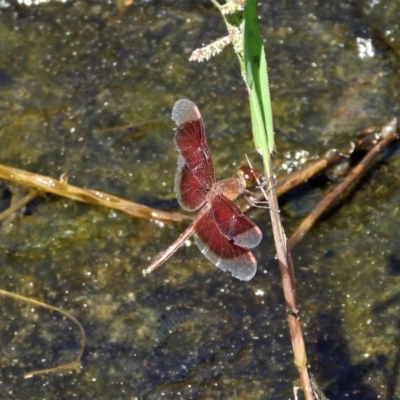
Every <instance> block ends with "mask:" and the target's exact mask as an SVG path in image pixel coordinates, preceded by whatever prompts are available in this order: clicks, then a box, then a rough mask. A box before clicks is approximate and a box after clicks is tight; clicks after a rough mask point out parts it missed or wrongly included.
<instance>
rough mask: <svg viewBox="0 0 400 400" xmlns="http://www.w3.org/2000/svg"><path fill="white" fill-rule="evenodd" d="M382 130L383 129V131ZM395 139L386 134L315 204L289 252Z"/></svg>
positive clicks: (292, 240)
mask: <svg viewBox="0 0 400 400" xmlns="http://www.w3.org/2000/svg"><path fill="white" fill-rule="evenodd" d="M384 129H385V127H384V128H383V130H384ZM397 138H398V136H397V133H386V134H385V135H384V137H383V139H382V140H381V141H380V142H379V143H377V144H376V145H375V146H374V147H373V148H372V149H371V150H370V151H369V152H368V153H367V154H366V155H365V157H364V158H363V159H362V160H361V161H360V162H359V163H358V164H357V165H356V166H355V167H354V168H353V169H352V170H351V171H350V173H349V174H348V175H347V176H346V178H345V179H344V180H343V181H342V182H341V183H340V184H339V185H337V186H336V187H335V188H334V189H333V190H332V191H331V192H330V193H329V194H328V195H327V196H326V197H325V198H324V199H323V200H321V201H320V202H319V203H318V204H317V206H316V207H315V208H314V210H313V211H312V212H311V213H310V214H309V215H308V216H307V217H306V218H305V219H304V220H303V222H302V223H301V224H300V226H299V227H298V228H297V229H296V231H295V232H294V233H293V234H292V236H291V237H290V239H289V240H288V248H289V250H290V249H292V248H293V247H294V246H296V244H297V243H299V242H300V240H301V239H302V238H303V237H304V236H305V235H306V234H307V233H308V232H309V230H310V229H311V228H312V227H313V225H314V224H315V222H316V221H317V220H318V218H319V217H320V216H321V215H322V214H323V213H324V212H325V211H326V210H327V209H328V207H330V206H331V205H332V204H333V202H334V201H335V200H336V199H337V198H339V197H340V196H342V195H343V193H344V192H345V190H347V189H348V188H349V186H351V185H352V184H353V183H354V182H355V181H356V180H357V179H358V178H359V177H360V176H361V174H362V173H364V172H365V170H366V169H367V168H368V166H369V164H370V163H371V162H372V161H373V160H374V159H375V157H376V156H377V155H378V154H379V153H380V152H382V150H384V149H386V147H387V146H388V145H389V144H390V143H391V142H393V141H394V140H396V139H397Z"/></svg>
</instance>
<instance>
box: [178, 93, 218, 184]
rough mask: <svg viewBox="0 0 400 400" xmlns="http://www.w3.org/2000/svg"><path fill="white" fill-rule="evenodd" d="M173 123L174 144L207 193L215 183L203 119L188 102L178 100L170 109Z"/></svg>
mask: <svg viewBox="0 0 400 400" xmlns="http://www.w3.org/2000/svg"><path fill="white" fill-rule="evenodd" d="M172 119H173V120H174V121H175V123H176V125H177V128H176V129H175V144H176V147H177V148H178V150H179V153H180V156H181V157H182V159H183V160H184V162H185V163H186V165H187V168H188V169H189V170H190V171H191V172H192V174H193V175H194V176H195V177H196V179H197V181H198V182H199V183H200V185H201V186H202V187H203V188H204V189H205V190H206V191H207V190H210V189H211V187H212V186H213V184H214V183H215V172H214V166H213V163H212V160H211V153H210V149H209V148H208V144H207V141H206V132H205V129H204V123H203V119H202V117H201V114H200V111H199V109H198V108H197V106H196V105H195V104H194V103H192V102H191V101H190V100H178V101H177V102H176V103H175V105H174V108H173V109H172Z"/></svg>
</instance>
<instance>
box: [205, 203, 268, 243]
mask: <svg viewBox="0 0 400 400" xmlns="http://www.w3.org/2000/svg"><path fill="white" fill-rule="evenodd" d="M211 210H212V214H213V218H214V221H215V224H216V225H217V227H218V229H219V230H220V232H221V233H222V234H223V235H224V236H225V237H226V238H227V239H228V240H232V241H233V242H234V243H235V244H236V245H238V246H240V247H249V248H253V247H256V246H258V245H259V244H260V242H261V239H262V232H261V229H260V228H259V227H258V226H257V225H256V224H255V223H254V222H253V221H252V220H251V219H250V218H248V217H247V216H246V215H244V214H243V213H242V212H241V211H240V209H239V207H237V206H236V205H235V204H234V203H233V202H232V201H231V200H229V199H228V198H226V197H225V196H223V195H219V196H216V197H215V198H214V199H213V200H212V202H211Z"/></svg>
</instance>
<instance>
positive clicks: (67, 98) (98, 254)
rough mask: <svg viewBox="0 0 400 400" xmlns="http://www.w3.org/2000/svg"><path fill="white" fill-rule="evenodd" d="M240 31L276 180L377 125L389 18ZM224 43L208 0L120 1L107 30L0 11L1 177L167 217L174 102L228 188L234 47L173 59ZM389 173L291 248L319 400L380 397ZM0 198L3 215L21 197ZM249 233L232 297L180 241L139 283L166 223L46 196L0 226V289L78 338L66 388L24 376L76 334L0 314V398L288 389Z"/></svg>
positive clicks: (266, 23) (238, 98) (370, 9)
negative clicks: (258, 74) (251, 258)
mask: <svg viewBox="0 0 400 400" xmlns="http://www.w3.org/2000/svg"><path fill="white" fill-rule="evenodd" d="M260 15H261V20H260V23H261V26H262V32H263V35H264V38H265V39H266V41H265V48H266V54H267V57H268V63H269V71H270V80H271V92H272V100H273V110H274V124H275V130H276V141H277V149H278V154H277V156H276V169H277V171H278V172H279V173H283V172H284V171H285V170H291V169H293V168H294V169H295V168H298V167H300V166H301V165H302V164H303V163H304V162H307V161H308V160H312V159H315V158H317V157H318V155H321V154H323V153H324V152H325V151H326V150H329V149H332V148H336V147H338V146H340V145H342V144H343V143H348V142H349V141H350V140H353V139H354V137H355V134H356V132H357V131H358V130H359V129H361V128H364V127H367V126H369V125H371V124H380V123H384V122H386V121H387V120H388V119H390V118H392V117H394V116H398V105H399V90H398V88H399V86H400V85H399V84H400V77H399V55H400V33H399V26H398V21H399V20H400V19H399V17H400V5H399V4H398V2H396V1H385V2H383V1H378V0H376V1H358V2H353V1H344V2H336V1H324V2H322V1H311V0H310V1H302V2H301V1H281V2H276V1H265V2H263V4H262V5H261V6H260ZM225 34H226V33H225V27H224V24H223V22H222V19H221V17H220V15H219V13H218V12H217V11H216V10H215V8H213V6H212V5H211V3H210V2H208V1H182V0H180V1H172V0H170V1H168V0H166V1H157V0H154V1H137V2H136V4H135V5H133V6H132V7H130V8H129V9H127V11H126V12H125V13H121V12H119V11H118V9H117V7H116V5H115V4H114V3H113V2H111V1H108V2H105V1H66V2H65V3H61V2H56V1H52V2H48V3H42V4H40V5H36V6H24V5H17V3H16V2H12V1H5V0H2V1H0V162H1V163H2V164H7V165H11V166H15V167H17V168H20V169H26V170H28V171H32V172H37V173H41V174H44V175H49V176H52V177H59V176H60V175H61V174H62V173H63V172H66V171H67V172H68V173H69V177H70V178H69V182H70V183H72V184H74V185H78V186H82V187H88V188H96V189H99V190H102V191H105V192H109V193H112V194H114V195H118V196H121V197H124V198H128V199H132V200H134V201H137V202H140V203H143V204H147V205H151V206H155V207H156V206H158V207H166V208H168V207H169V206H170V205H171V204H172V205H173V204H175V203H174V202H173V198H174V193H173V179H174V173H175V167H176V158H177V154H176V150H175V148H174V144H173V131H172V129H173V123H172V122H171V120H170V113H171V109H172V106H173V104H174V102H175V101H176V100H177V99H179V98H189V99H191V100H193V101H194V102H195V103H197V104H198V106H199V107H200V110H201V111H202V115H203V118H204V120H205V123H206V127H207V132H208V137H209V143H210V147H211V151H212V154H213V159H214V163H215V166H216V170H217V176H218V177H220V178H221V177H228V176H232V175H234V174H236V170H237V166H238V165H242V164H244V163H245V154H246V153H247V154H249V155H250V157H254V158H256V157H255V155H254V153H253V154H252V149H253V147H252V142H251V135H250V123H249V117H248V116H249V109H248V100H247V93H246V90H245V87H244V86H243V83H242V81H241V78H240V75H239V70H238V64H237V61H236V59H235V56H234V54H233V51H232V50H231V49H229V48H227V49H226V50H225V51H224V52H223V53H222V54H221V55H219V56H217V57H215V58H214V59H212V60H210V61H208V62H206V63H202V64H196V63H189V62H188V57H189V55H190V54H191V52H192V51H193V50H194V49H195V48H197V47H199V46H201V45H202V44H208V43H210V42H211V41H212V40H214V39H216V38H218V37H221V36H224V35H225ZM128 125H133V126H136V125H139V127H136V128H135V129H133V128H132V127H131V128H124V127H126V126H128ZM254 162H256V163H257V160H256V159H255V161H254ZM399 171H400V159H399V152H398V150H397V147H396V145H395V146H394V147H393V148H392V149H391V150H390V151H389V152H386V153H385V155H384V156H383V157H382V158H381V160H380V161H379V162H378V163H376V164H375V165H374V167H373V168H372V169H371V170H370V171H369V172H368V173H367V174H366V176H365V177H364V178H363V180H362V181H361V182H360V184H359V185H358V186H357V187H356V188H355V191H354V192H353V194H352V196H351V197H350V198H348V199H347V200H346V201H344V202H343V203H342V204H341V207H338V208H336V209H335V211H334V212H332V213H330V214H329V216H327V217H325V218H324V219H323V220H322V221H321V222H320V223H319V224H318V225H317V226H316V227H315V229H313V230H312V232H311V233H310V234H309V235H308V236H307V237H306V238H305V239H304V240H303V242H301V243H300V245H299V246H298V247H297V248H296V249H295V251H294V253H293V257H294V260H295V264H296V268H297V272H296V274H297V291H298V296H299V303H300V305H301V321H302V324H303V327H304V330H305V333H306V337H305V339H306V342H307V348H308V355H309V362H310V365H311V369H312V371H313V373H314V375H315V376H316V378H317V380H318V381H319V383H320V384H321V386H322V387H323V388H324V389H325V392H326V394H327V396H328V397H330V398H331V399H342V398H347V399H367V400H368V399H378V398H380V399H396V398H399V396H400V387H399V383H398V381H399V359H400V350H399V344H400V332H399V326H400V317H399V315H400V314H399V305H400V285H399V282H400V276H399V275H400V259H399V239H398V222H399V217H400V215H399V200H400V190H399V176H400V175H399ZM0 185H1V189H2V199H1V207H2V208H5V207H6V206H7V203H9V201H10V199H11V200H12V199H13V198H14V197H16V196H17V193H18V192H19V190H20V189H18V188H16V187H15V186H13V185H9V184H8V183H5V182H4V183H3V182H1V183H0ZM320 190H321V189H318V188H315V189H313V188H310V189H309V192H310V193H311V194H315V193H316V194H317V197H318V195H322V193H321V192H320ZM291 202H292V203H293V207H292V208H291V209H297V208H296V207H297V206H299V205H302V204H303V203H304V202H306V200H305V199H302V198H299V197H298V196H292V199H291ZM285 207H287V205H286V206H285ZM292 214H293V213H290V216H289V212H285V209H284V212H283V219H284V224H285V227H286V229H287V231H288V234H289V233H290V232H291V231H293V229H294V228H295V226H296V225H297V224H298V223H299V221H300V218H301V215H300V214H296V213H294V214H295V215H294V216H293V215H292ZM251 216H252V218H254V220H255V221H256V222H257V224H258V225H259V226H260V227H261V228H262V230H263V232H264V240H263V242H262V244H261V245H260V246H259V247H258V248H257V249H255V255H256V257H257V258H258V260H259V269H258V273H257V275H256V277H255V278H254V279H253V280H252V281H251V282H247V283H243V282H239V281H236V280H234V279H232V278H231V277H230V276H229V275H228V274H223V273H222V272H220V271H219V270H217V269H216V268H215V267H213V266H212V265H211V264H210V263H209V262H208V261H207V260H206V259H205V258H204V257H202V256H201V254H200V253H199V251H198V249H197V248H196V247H195V246H190V247H187V248H184V249H180V251H179V252H178V253H177V254H175V255H174V257H173V258H171V260H170V261H169V262H168V263H167V264H166V265H164V266H163V267H162V268H160V269H159V270H158V271H156V272H154V273H152V274H151V275H149V276H148V277H146V278H143V277H142V275H141V270H142V269H143V268H144V267H146V266H147V265H149V263H150V260H151V259H152V258H153V257H154V256H155V255H156V254H157V253H158V252H159V251H161V250H163V249H165V248H166V247H167V246H168V245H169V244H170V243H172V241H173V240H174V239H175V238H176V237H177V236H178V235H179V234H180V233H181V232H182V230H183V229H184V226H178V225H173V224H166V225H164V226H161V225H160V224H157V223H154V222H152V221H147V220H139V219H134V218H128V217H127V216H126V215H123V214H121V213H117V212H113V211H109V210H105V209H101V208H99V207H95V206H90V205H86V204H82V203H77V202H73V201H70V200H66V199H62V198H58V197H55V196H54V197H53V196H48V197H46V198H44V199H43V200H41V201H39V202H36V203H35V204H33V205H32V207H31V209H30V210H28V212H26V213H25V214H24V215H18V216H16V217H14V218H13V219H12V220H7V221H5V222H3V223H2V225H1V227H0V228H1V229H0V268H1V275H0V277H1V279H0V282H1V286H0V287H1V289H5V290H9V291H13V292H16V293H20V294H23V295H25V296H31V297H33V298H36V299H38V300H41V301H44V302H47V303H49V304H52V305H54V306H57V307H61V308H63V309H65V310H68V311H69V312H71V313H72V314H73V315H74V316H75V317H76V318H77V319H78V320H79V321H80V322H81V323H82V324H83V326H84V327H85V330H86V332H87V336H88V342H87V347H86V350H85V353H84V356H83V360H82V361H83V368H82V371H81V373H79V374H76V373H71V374H66V375H65V376H57V375H50V376H40V377H35V378H33V379H31V380H23V379H22V375H23V373H25V372H27V371H31V370H32V369H40V368H48V367H50V366H54V365H58V364H60V363H62V362H67V361H69V360H71V359H73V357H74V356H75V355H76V352H77V350H78V340H79V336H78V332H77V329H76V327H75V326H74V325H72V324H71V323H70V322H69V321H67V320H65V319H63V318H61V317H60V316H59V315H56V314H55V313H51V312H49V311H46V310H42V309H39V308H34V307H32V306H29V305H25V304H23V303H20V302H15V301H13V300H10V299H5V298H2V301H1V315H2V318H1V322H0V340H1V343H2V345H1V349H0V368H1V372H0V398H1V399H6V398H7V399H8V398H10V399H11V398H12V399H26V398H29V399H55V398H57V399H72V398H76V399H156V400H158V399H282V400H283V399H289V398H293V394H292V386H293V385H296V384H297V383H298V382H297V379H298V375H297V370H296V368H295V367H294V365H293V360H292V353H291V344H290V339H289V335H288V331H287V325H286V320H285V307H284V305H283V296H282V292H281V287H280V282H279V273H278V270H277V266H276V262H275V261H274V250H273V248H272V240H271V234H270V232H269V230H270V225H269V217H268V215H267V214H265V213H264V211H263V210H255V211H253V212H252V213H251Z"/></svg>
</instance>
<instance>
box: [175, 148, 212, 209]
mask: <svg viewBox="0 0 400 400" xmlns="http://www.w3.org/2000/svg"><path fill="white" fill-rule="evenodd" d="M175 193H176V196H177V198H178V201H179V204H180V205H181V207H182V208H183V209H184V210H186V211H193V210H197V209H198V208H200V207H201V206H202V205H203V204H204V203H205V202H206V199H205V198H206V194H207V190H205V189H204V187H203V186H202V185H201V183H200V182H199V181H198V180H197V178H196V176H195V175H194V174H193V172H192V170H191V169H190V168H189V167H188V165H187V164H186V162H185V160H184V159H183V157H182V156H181V155H180V156H179V158H178V169H177V170H176V175H175Z"/></svg>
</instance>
